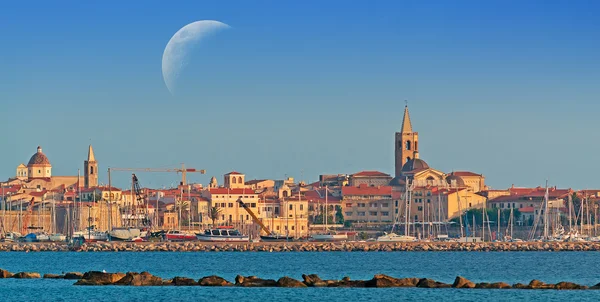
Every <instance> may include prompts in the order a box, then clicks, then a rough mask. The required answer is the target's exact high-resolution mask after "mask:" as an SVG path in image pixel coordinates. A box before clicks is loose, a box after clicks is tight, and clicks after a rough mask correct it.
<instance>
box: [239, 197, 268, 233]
mask: <svg viewBox="0 0 600 302" xmlns="http://www.w3.org/2000/svg"><path fill="white" fill-rule="evenodd" d="M237 202H238V203H239V204H240V206H241V207H242V208H244V210H246V212H248V214H250V217H252V220H254V222H256V223H257V224H258V225H259V226H260V228H261V229H262V230H263V231H264V232H265V233H267V235H273V233H272V232H271V231H270V230H269V229H268V228H267V227H266V226H265V225H264V224H263V223H262V221H260V219H258V217H256V215H255V214H254V212H252V210H251V209H250V207H248V205H247V204H246V203H244V202H243V201H242V199H241V198H239V199H238V200H237Z"/></svg>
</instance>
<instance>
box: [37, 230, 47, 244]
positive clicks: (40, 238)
mask: <svg viewBox="0 0 600 302" xmlns="http://www.w3.org/2000/svg"><path fill="white" fill-rule="evenodd" d="M35 235H36V237H37V241H38V242H47V241H50V235H48V233H45V232H39V233H36V234H35Z"/></svg>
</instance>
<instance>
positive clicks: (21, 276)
mask: <svg viewBox="0 0 600 302" xmlns="http://www.w3.org/2000/svg"><path fill="white" fill-rule="evenodd" d="M12 277H13V278H15V279H39V278H41V276H40V273H29V272H20V273H16V274H14V275H13V276H12Z"/></svg>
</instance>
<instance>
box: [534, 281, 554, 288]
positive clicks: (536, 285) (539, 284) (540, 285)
mask: <svg viewBox="0 0 600 302" xmlns="http://www.w3.org/2000/svg"><path fill="white" fill-rule="evenodd" d="M528 287H529V288H531V289H554V284H546V283H544V282H542V281H540V280H531V282H529V286H528Z"/></svg>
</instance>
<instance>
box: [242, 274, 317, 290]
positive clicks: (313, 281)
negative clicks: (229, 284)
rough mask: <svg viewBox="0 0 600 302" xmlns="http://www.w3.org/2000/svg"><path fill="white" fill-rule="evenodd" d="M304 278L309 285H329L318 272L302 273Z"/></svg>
mask: <svg viewBox="0 0 600 302" xmlns="http://www.w3.org/2000/svg"><path fill="white" fill-rule="evenodd" d="M302 280H304V284H306V286H308V287H327V282H325V281H323V280H321V277H319V275H316V274H311V275H302ZM236 283H237V280H236Z"/></svg>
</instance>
